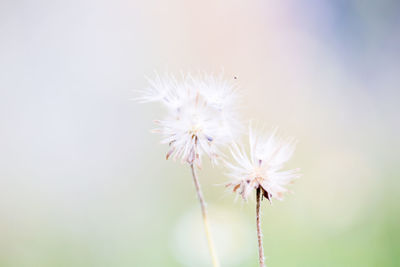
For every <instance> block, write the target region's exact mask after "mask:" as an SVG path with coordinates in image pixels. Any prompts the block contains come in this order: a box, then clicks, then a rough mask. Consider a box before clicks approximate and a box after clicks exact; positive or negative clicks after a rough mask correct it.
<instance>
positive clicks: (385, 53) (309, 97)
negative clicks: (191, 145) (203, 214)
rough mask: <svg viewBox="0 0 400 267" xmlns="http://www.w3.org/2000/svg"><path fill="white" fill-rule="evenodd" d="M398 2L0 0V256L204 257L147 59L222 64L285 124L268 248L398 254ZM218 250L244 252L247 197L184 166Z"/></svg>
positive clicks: (30, 265) (362, 257)
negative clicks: (166, 141)
mask: <svg viewBox="0 0 400 267" xmlns="http://www.w3.org/2000/svg"><path fill="white" fill-rule="evenodd" d="M399 14H400V2H399V1H396V0H383V1H372V0H348V1H344V0H343V1H342V0H340V1H316V0H306V1H295V0H289V1H272V0H258V1H253V0H249V1H244V0H230V1H228V0H226V1H221V0H217V1H211V0H206V1H183V0H171V1H161V0H148V1H123V0H116V1H103V0H100V1H90V0H80V1H77V0H73V1H57V0H56V1H50V0H37V1H29V0H25V1H23V0H16V1H7V0H0V127H1V128H0V266H1V267H56V266H57V267H81V266H82V267H87V266H95V267H105V266H115V267H125V266H140V267H141V266H193V267H197V266H210V265H209V264H210V262H209V257H208V254H207V250H206V245H205V240H204V236H203V232H202V231H203V228H202V225H201V221H200V220H199V218H198V216H199V215H200V211H199V207H198V203H197V199H196V197H195V194H194V188H193V184H192V180H191V177H190V171H189V169H188V167H187V166H185V165H181V164H179V163H174V162H172V161H166V160H165V152H166V150H167V148H166V147H165V146H163V145H161V144H159V136H157V135H153V134H150V129H152V128H153V126H154V125H153V122H152V121H153V120H154V119H159V118H162V117H163V110H162V108H161V107H159V106H158V105H156V104H146V105H140V104H137V103H135V102H134V101H131V100H130V99H131V98H132V97H134V96H135V93H134V92H133V90H134V89H142V88H144V87H146V86H147V82H146V80H145V78H144V77H145V76H146V75H147V76H149V77H152V75H153V73H154V70H156V71H158V72H160V73H163V72H164V71H169V72H171V73H179V72H180V71H191V72H196V71H205V72H213V73H220V72H221V70H223V71H224V75H225V77H226V79H233V77H234V76H236V77H237V83H238V85H239V86H240V88H241V93H242V99H241V101H242V105H241V107H240V108H241V110H242V117H243V118H249V119H255V120H257V121H261V122H264V123H265V124H266V125H271V126H275V125H278V126H279V127H280V129H281V130H282V132H284V133H287V134H289V135H292V136H296V137H297V139H298V140H299V143H298V146H297V150H296V153H295V155H294V157H293V159H292V160H291V161H290V163H289V165H288V167H300V168H301V169H302V173H303V177H302V178H301V179H300V180H298V181H296V183H295V184H294V185H293V186H291V190H292V191H294V194H289V195H287V196H286V198H285V200H284V201H283V202H274V203H273V205H272V206H271V205H268V204H267V203H263V204H264V205H263V207H262V209H263V214H264V221H263V229H264V244H265V253H266V261H267V263H268V266H272V267H278V266H307V267H311V266H315V267H321V266H322V267H325V266H329V267H330V266H332V267H333V266H335V267H347V266H349V267H354V266H362V267H366V266H386V267H390V266H393V267H394V266H400V208H399V201H400V189H399V186H400V179H399V178H400V177H399V176H400V170H399V164H400V156H399V149H400V138H399V134H400V123H399V122H400V120H399V116H400V109H399V101H400V91H399V90H400V88H399V82H400V32H399V27H400V15H399ZM199 175H200V179H201V182H202V185H203V190H204V193H205V196H206V198H207V200H208V203H209V208H210V217H211V220H212V223H213V224H212V228H213V232H214V234H215V236H216V245H217V250H218V251H219V254H220V258H221V261H222V266H257V253H256V252H257V250H256V246H257V243H256V235H255V228H254V226H255V216H254V210H255V207H254V206H255V203H254V200H251V201H249V202H248V203H243V202H242V201H239V200H238V201H236V202H235V197H234V195H233V194H231V193H230V192H228V191H226V190H225V188H224V187H223V186H221V184H223V183H224V182H225V181H226V177H224V175H223V169H222V168H214V169H213V168H212V166H210V164H206V165H205V166H204V168H203V170H202V171H201V172H200V173H199Z"/></svg>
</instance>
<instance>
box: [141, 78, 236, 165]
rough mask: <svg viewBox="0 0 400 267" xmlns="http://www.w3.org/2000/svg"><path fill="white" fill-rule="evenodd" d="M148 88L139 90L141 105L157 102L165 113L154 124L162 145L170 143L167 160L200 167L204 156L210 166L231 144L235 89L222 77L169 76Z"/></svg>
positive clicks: (234, 116)
mask: <svg viewBox="0 0 400 267" xmlns="http://www.w3.org/2000/svg"><path fill="white" fill-rule="evenodd" d="M149 82H150V85H151V87H150V88H148V89H147V90H145V91H142V93H141V97H140V98H138V100H139V101H141V102H160V103H162V104H163V105H164V106H165V107H166V110H167V115H166V117H165V118H164V119H163V120H159V121H156V123H157V124H158V125H159V128H157V129H155V132H159V133H161V134H162V136H163V139H162V143H166V144H169V146H170V150H169V151H168V152H167V156H166V157H167V159H168V158H170V157H171V158H173V159H174V160H177V159H179V160H181V162H183V163H185V162H186V163H189V164H195V165H196V166H198V167H200V166H201V159H202V155H203V154H206V155H207V156H209V157H210V159H211V161H212V162H213V163H216V162H217V158H218V156H220V154H221V153H220V148H221V147H222V146H224V145H227V144H229V143H230V142H232V137H233V135H235V132H236V130H235V129H236V128H237V125H238V120H237V119H236V112H235V103H236V100H237V95H236V90H235V86H234V85H233V84H232V83H228V82H226V81H224V80H223V79H222V76H218V77H214V76H212V75H205V74H204V75H200V76H199V77H193V76H191V75H186V76H185V75H183V76H182V79H180V80H177V79H176V78H175V77H173V76H171V75H166V76H164V77H160V76H158V75H157V77H156V78H155V79H154V80H150V81H149Z"/></svg>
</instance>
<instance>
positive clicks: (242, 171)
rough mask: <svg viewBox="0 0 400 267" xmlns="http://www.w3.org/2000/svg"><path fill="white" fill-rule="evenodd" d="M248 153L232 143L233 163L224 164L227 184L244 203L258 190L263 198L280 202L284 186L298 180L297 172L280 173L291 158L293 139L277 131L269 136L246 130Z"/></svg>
mask: <svg viewBox="0 0 400 267" xmlns="http://www.w3.org/2000/svg"><path fill="white" fill-rule="evenodd" d="M249 145H250V151H249V153H246V152H245V150H244V149H243V147H242V146H239V145H236V144H234V145H233V146H232V148H231V153H232V157H233V159H234V162H232V163H231V162H226V166H227V168H228V176H229V177H230V178H231V182H230V183H228V184H227V186H228V187H232V188H233V191H234V192H237V193H238V194H240V195H241V196H242V197H243V199H245V200H247V198H248V196H249V195H250V193H251V192H252V191H253V190H254V189H258V188H260V189H261V192H262V193H263V195H264V197H266V198H267V199H268V200H270V201H271V199H272V198H275V199H278V200H282V199H283V193H285V192H287V191H288V190H287V189H286V187H285V186H286V185H288V184H289V183H290V182H291V181H293V179H296V178H298V177H300V175H299V173H298V172H299V170H298V169H295V170H288V171H281V169H282V167H283V164H284V163H285V162H287V161H288V160H289V159H290V158H291V157H292V155H293V152H294V149H295V141H294V139H283V138H279V137H277V135H276V130H275V131H273V132H272V133H270V134H268V135H261V134H259V133H254V132H253V131H252V129H251V128H250V130H249Z"/></svg>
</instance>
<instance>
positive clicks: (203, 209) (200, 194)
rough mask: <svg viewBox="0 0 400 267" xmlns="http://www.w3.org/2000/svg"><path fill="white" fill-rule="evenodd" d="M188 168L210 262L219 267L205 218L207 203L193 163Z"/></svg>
mask: <svg viewBox="0 0 400 267" xmlns="http://www.w3.org/2000/svg"><path fill="white" fill-rule="evenodd" d="M190 168H191V170H192V176H193V182H194V186H195V188H196V193H197V197H198V199H199V202H200V208H201V215H202V216H203V223H204V230H205V231H206V237H207V243H208V248H209V250H210V255H211V260H212V264H213V266H214V267H219V266H220V265H219V261H218V257H217V253H216V252H215V248H214V243H213V240H212V236H211V232H210V226H209V223H208V218H207V204H206V201H205V200H204V196H203V192H202V191H201V187H200V183H199V180H198V179H197V174H196V170H195V168H194V166H193V164H191V165H190Z"/></svg>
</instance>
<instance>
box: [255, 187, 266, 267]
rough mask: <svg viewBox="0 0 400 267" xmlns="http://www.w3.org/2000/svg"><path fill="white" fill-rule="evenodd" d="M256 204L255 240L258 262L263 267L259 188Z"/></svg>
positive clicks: (260, 195)
mask: <svg viewBox="0 0 400 267" xmlns="http://www.w3.org/2000/svg"><path fill="white" fill-rule="evenodd" d="M256 194H257V196H256V197H257V204H256V220H257V239H258V259H259V262H260V267H265V263H264V248H263V243H262V232H261V214H260V207H261V197H262V194H261V188H260V187H259V188H257V193H256Z"/></svg>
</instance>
